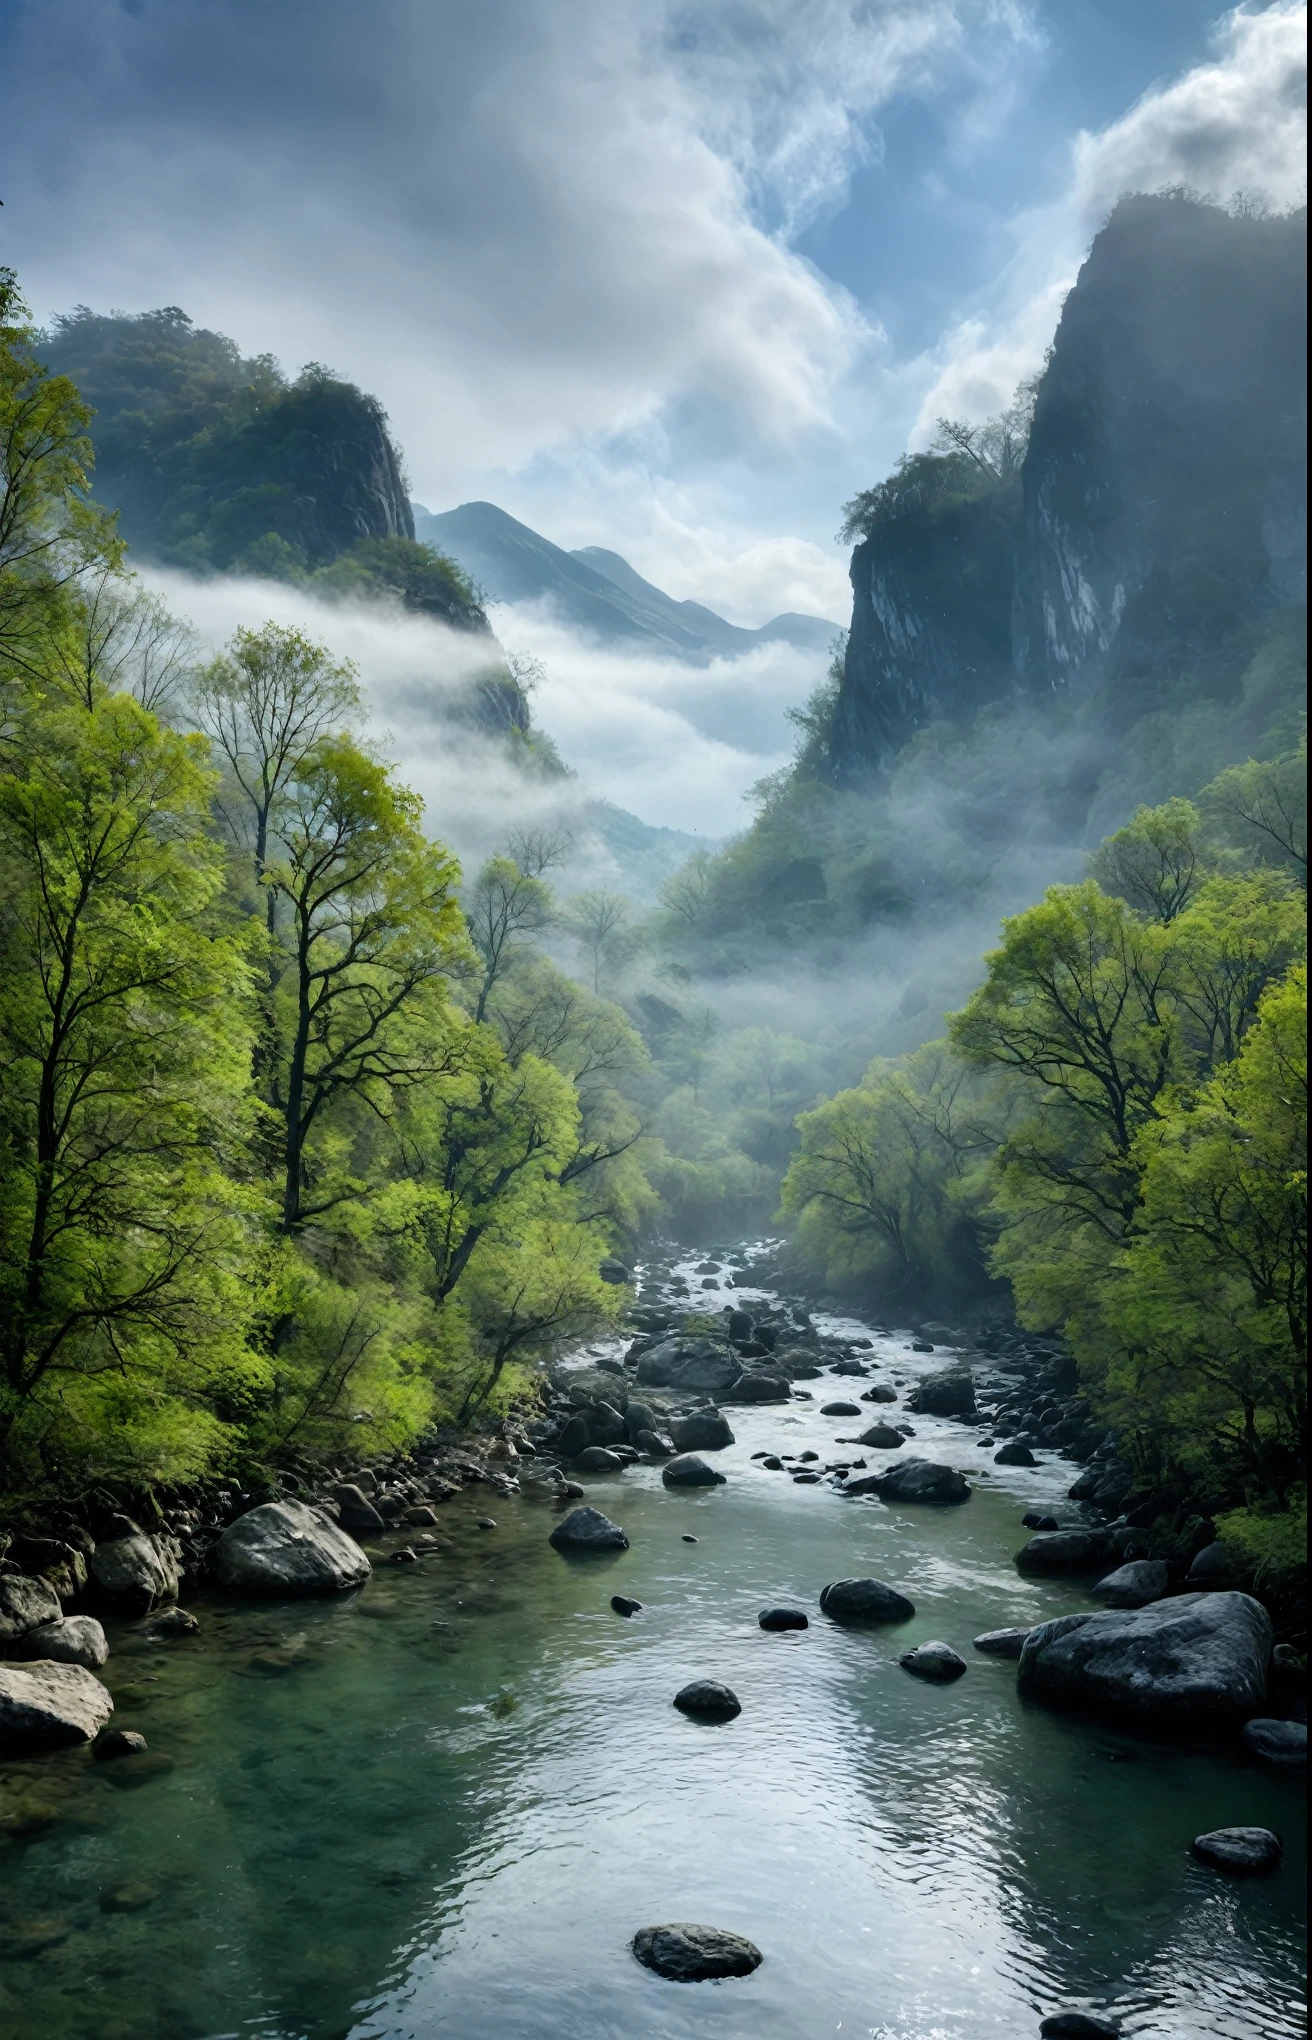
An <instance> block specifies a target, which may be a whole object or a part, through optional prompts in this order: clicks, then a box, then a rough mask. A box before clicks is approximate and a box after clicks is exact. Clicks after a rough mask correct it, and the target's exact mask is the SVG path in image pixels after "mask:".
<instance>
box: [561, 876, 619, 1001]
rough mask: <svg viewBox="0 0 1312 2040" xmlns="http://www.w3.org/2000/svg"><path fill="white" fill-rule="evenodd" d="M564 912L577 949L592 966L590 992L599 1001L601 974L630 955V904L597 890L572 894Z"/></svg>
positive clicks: (600, 887) (609, 893)
mask: <svg viewBox="0 0 1312 2040" xmlns="http://www.w3.org/2000/svg"><path fill="white" fill-rule="evenodd" d="M565 911H566V919H567V920H568V922H569V925H570V927H571V928H572V929H573V931H574V935H575V937H576V939H577V941H578V945H579V947H580V949H581V950H582V951H583V952H584V954H585V955H586V956H587V957H588V959H589V961H590V963H591V966H592V989H593V991H594V992H595V993H596V994H597V996H598V997H600V995H601V978H602V972H603V970H604V969H606V968H608V967H613V966H616V965H618V964H619V963H620V962H622V961H623V960H624V958H625V957H626V956H628V955H629V954H631V953H632V946H633V942H632V936H631V934H630V932H629V926H628V922H629V912H630V908H629V902H628V900H626V899H625V897H624V895H623V894H622V893H613V892H609V891H608V890H607V888H606V887H605V886H599V887H598V888H597V889H596V891H594V892H581V893H575V894H574V897H573V898H572V899H571V900H570V901H569V902H568V904H567V906H566V910H565Z"/></svg>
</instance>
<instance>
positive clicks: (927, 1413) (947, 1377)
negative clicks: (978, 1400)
mask: <svg viewBox="0 0 1312 2040" xmlns="http://www.w3.org/2000/svg"><path fill="white" fill-rule="evenodd" d="M907 1408H908V1409H909V1410H914V1411H916V1413H917V1414H918V1415H919V1416H922V1417H964V1416H967V1415H970V1416H973V1415H974V1413H975V1382H974V1378H973V1376H972V1375H971V1372H970V1369H969V1368H968V1367H953V1368H949V1369H945V1370H944V1372H943V1373H941V1374H927V1375H926V1376H925V1377H924V1379H923V1380H922V1381H919V1382H917V1383H916V1386H915V1387H914V1388H913V1389H912V1390H911V1393H910V1394H909V1395H908V1397H907Z"/></svg>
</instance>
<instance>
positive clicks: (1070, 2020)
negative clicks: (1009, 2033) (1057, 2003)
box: [1039, 2012, 1121, 2040]
mask: <svg viewBox="0 0 1312 2040" xmlns="http://www.w3.org/2000/svg"><path fill="white" fill-rule="evenodd" d="M1120 2032H1121V2029H1120V2027H1119V2026H1117V2025H1115V2024H1114V2023H1113V2021H1112V2020H1111V2019H1100V2018H1099V2017H1098V2016H1097V2014H1096V2013H1095V2012H1054V2013H1053V2015H1052V2017H1051V2018H1049V2019H1044V2020H1043V2022H1042V2024H1041V2025H1040V2027H1039V2034H1040V2040H1120Z"/></svg>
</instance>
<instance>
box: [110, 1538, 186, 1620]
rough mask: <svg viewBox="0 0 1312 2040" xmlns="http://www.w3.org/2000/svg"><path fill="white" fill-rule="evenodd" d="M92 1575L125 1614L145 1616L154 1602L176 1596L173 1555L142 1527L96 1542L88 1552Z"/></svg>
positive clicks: (176, 1583) (168, 1599) (176, 1572)
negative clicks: (130, 1534)
mask: <svg viewBox="0 0 1312 2040" xmlns="http://www.w3.org/2000/svg"><path fill="white" fill-rule="evenodd" d="M91 1577H92V1579H93V1580H94V1581H95V1583H96V1587H97V1589H98V1591H99V1592H100V1593H101V1594H103V1595H104V1596H105V1598H106V1600H108V1601H112V1602H113V1603H114V1605H115V1606H116V1607H118V1608H121V1609H122V1610H123V1612H124V1613H125V1614H135V1615H144V1614H145V1612H146V1610H147V1609H148V1608H153V1607H154V1605H155V1603H156V1602H157V1601H172V1600H174V1599H176V1597H177V1592H178V1568H177V1566H176V1565H175V1564H174V1562H173V1556H172V1554H171V1552H169V1551H168V1550H166V1548H165V1547H164V1546H163V1545H162V1544H160V1543H159V1541H158V1540H157V1539H156V1538H154V1537H148V1536H147V1535H146V1533H145V1531H144V1530H138V1531H135V1532H134V1533H133V1535H132V1536H130V1537H115V1538H113V1539H111V1541H110V1542H109V1543H108V1544H98V1545H97V1546H96V1548H95V1550H94V1551H93V1552H92V1554H91Z"/></svg>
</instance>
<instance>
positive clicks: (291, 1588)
mask: <svg viewBox="0 0 1312 2040" xmlns="http://www.w3.org/2000/svg"><path fill="white" fill-rule="evenodd" d="M214 1570H215V1574H216V1576H217V1578H218V1581H219V1584H220V1585H221V1586H224V1587H227V1588H228V1589H229V1590H230V1591H231V1592H234V1593H245V1594H297V1595H299V1594H337V1593H342V1592H344V1591H345V1590H346V1589H347V1588H349V1587H359V1586H362V1585H363V1584H364V1582H365V1581H366V1580H367V1579H368V1577H369V1575H370V1573H371V1572H372V1571H373V1568H372V1566H371V1565H370V1563H369V1561H368V1559H367V1558H366V1557H365V1555H364V1553H363V1552H362V1551H361V1549H360V1547H359V1545H358V1544H356V1543H355V1542H354V1541H353V1539H351V1538H350V1537H348V1536H347V1535H346V1533H345V1531H343V1530H340V1529H339V1528H338V1527H337V1525H336V1523H334V1522H333V1521H332V1519H331V1517H329V1516H326V1515H325V1514H324V1513H323V1511H322V1510H321V1509H311V1508H308V1507H307V1506H306V1504H305V1503H304V1502H297V1501H292V1500H288V1501H285V1502H264V1503H262V1504H261V1506H260V1507H259V1508H258V1509H250V1510H248V1511H247V1513H246V1514H245V1515H244V1516H238V1518H237V1520H236V1522H235V1523H231V1524H229V1526H228V1528H227V1529H226V1530H225V1531H224V1533H223V1535H222V1537H220V1539H219V1541H218V1544H217V1545H216V1546H215V1550H214Z"/></svg>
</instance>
